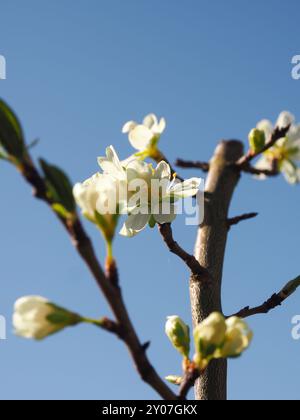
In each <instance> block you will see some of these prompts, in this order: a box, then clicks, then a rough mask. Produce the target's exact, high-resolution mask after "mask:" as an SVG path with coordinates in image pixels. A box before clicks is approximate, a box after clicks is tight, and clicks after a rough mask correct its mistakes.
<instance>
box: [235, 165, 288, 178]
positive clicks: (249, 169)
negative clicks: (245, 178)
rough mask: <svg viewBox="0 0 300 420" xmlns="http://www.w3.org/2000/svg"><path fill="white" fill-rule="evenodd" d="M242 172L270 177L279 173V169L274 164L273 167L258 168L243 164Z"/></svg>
mask: <svg viewBox="0 0 300 420" xmlns="http://www.w3.org/2000/svg"><path fill="white" fill-rule="evenodd" d="M243 172H245V173H247V174H251V175H256V176H260V175H263V176H267V177H268V176H270V177H275V176H278V175H279V174H280V171H279V169H278V166H276V168H274V169H258V168H255V167H254V166H251V165H245V166H243Z"/></svg>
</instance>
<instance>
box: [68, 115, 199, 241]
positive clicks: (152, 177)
mask: <svg viewBox="0 0 300 420" xmlns="http://www.w3.org/2000/svg"><path fill="white" fill-rule="evenodd" d="M165 125H166V124H165V120H164V119H162V120H161V121H160V122H158V120H157V118H156V116H154V115H149V116H147V117H146V118H145V119H144V123H143V125H138V124H137V123H134V122H132V121H131V122H129V123H127V124H126V125H125V126H124V128H123V131H124V132H128V133H129V139H130V141H131V143H132V144H133V145H134V147H135V148H137V149H138V150H139V151H145V153H146V155H147V156H149V154H148V152H149V150H150V149H151V150H152V151H153V150H154V148H155V147H156V144H157V141H158V139H159V137H160V135H161V133H162V132H163V130H164V128H165ZM146 155H145V154H144V155H143V157H141V156H138V155H133V156H130V157H129V158H128V159H126V160H123V161H121V160H120V159H119V157H118V155H117V153H116V151H115V149H114V147H113V146H110V147H108V148H107V149H106V156H105V157H99V158H98V164H99V166H100V168H101V172H99V173H96V174H95V175H93V176H92V177H91V178H89V179H88V180H86V181H85V182H83V183H78V184H76V185H75V186H74V189H73V194H74V197H75V200H76V202H77V204H78V205H79V206H80V208H81V210H82V213H83V215H84V216H85V217H86V218H88V219H89V220H90V221H91V222H93V223H95V224H96V225H98V226H99V227H100V229H101V230H102V232H103V234H104V236H105V238H106V239H107V240H108V241H111V240H112V238H113V236H114V233H115V229H116V227H117V222H118V219H119V216H121V215H127V216H128V217H127V219H126V221H125V223H124V224H123V227H122V229H121V231H120V233H121V235H123V236H127V237H133V236H135V235H136V234H137V233H139V232H141V231H142V230H143V229H144V228H145V227H146V226H147V225H149V226H150V227H154V226H155V224H164V223H171V222H173V221H174V219H175V218H176V202H177V201H178V200H180V199H183V198H188V197H194V196H196V195H197V193H198V192H199V188H200V185H201V179H200V178H191V179H188V180H186V181H184V182H180V181H179V180H178V179H176V175H175V176H172V171H171V168H170V166H169V164H168V163H166V162H165V161H161V162H160V163H159V164H158V165H157V166H156V168H154V167H153V166H152V164H151V163H147V162H146V161H144V158H145V156H146ZM152 155H153V154H152Z"/></svg>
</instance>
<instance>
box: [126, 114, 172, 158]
mask: <svg viewBox="0 0 300 420" xmlns="http://www.w3.org/2000/svg"><path fill="white" fill-rule="evenodd" d="M165 128H166V120H165V119H164V118H161V119H160V120H158V118H157V116H156V115H154V114H149V115H147V116H146V117H145V118H144V120H143V123H142V124H138V123H136V122H135V121H128V122H127V123H126V124H125V125H124V126H123V129H122V132H123V133H124V134H127V133H128V138H129V141H130V143H131V145H132V147H133V148H134V149H136V150H138V151H140V152H143V151H145V150H147V149H149V148H151V147H153V146H155V145H156V143H157V141H158V140H159V138H160V136H161V135H162V133H163V132H164V131H165Z"/></svg>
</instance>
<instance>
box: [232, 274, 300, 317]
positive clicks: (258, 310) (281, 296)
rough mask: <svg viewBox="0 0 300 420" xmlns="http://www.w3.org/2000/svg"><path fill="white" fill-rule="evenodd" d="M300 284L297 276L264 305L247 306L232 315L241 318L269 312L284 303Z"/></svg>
mask: <svg viewBox="0 0 300 420" xmlns="http://www.w3.org/2000/svg"><path fill="white" fill-rule="evenodd" d="M299 285H300V277H297V278H296V279H295V280H292V281H290V282H289V283H288V284H287V285H286V286H285V287H284V288H283V289H282V290H281V291H280V292H279V293H275V294H274V295H272V296H271V297H270V298H269V299H268V300H266V301H265V302H264V303H263V304H262V305H260V306H256V307H255V308H250V306H247V307H246V308H243V309H241V310H240V311H239V312H237V313H236V314H234V315H232V316H237V317H239V318H249V317H250V316H253V315H261V314H268V313H269V312H270V311H272V310H273V309H275V308H277V307H279V306H281V305H282V303H283V302H284V301H285V300H286V299H287V298H288V297H289V296H291V295H292V294H293V293H294V292H295V291H296V290H297V288H298V287H299ZM228 318H229V317H228Z"/></svg>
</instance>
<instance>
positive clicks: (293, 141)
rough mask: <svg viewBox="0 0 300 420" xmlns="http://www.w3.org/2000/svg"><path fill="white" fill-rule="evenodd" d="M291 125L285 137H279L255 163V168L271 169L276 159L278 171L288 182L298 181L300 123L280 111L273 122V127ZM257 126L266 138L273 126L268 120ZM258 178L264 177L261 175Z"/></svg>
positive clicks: (299, 176)
mask: <svg viewBox="0 0 300 420" xmlns="http://www.w3.org/2000/svg"><path fill="white" fill-rule="evenodd" d="M288 125H291V128H290V129H289V131H288V133H287V135H286V137H284V138H282V139H279V140H278V141H277V142H276V144H275V145H274V146H273V147H272V148H270V149H269V150H267V151H266V152H265V153H263V155H262V156H261V158H260V159H259V160H258V162H257V164H256V168H257V169H262V170H271V169H272V168H273V162H274V161H276V162H277V164H278V167H279V170H280V172H282V173H283V175H284V177H285V179H286V180H287V181H288V182H289V183H290V184H296V183H298V182H300V169H299V166H298V165H299V163H300V125H297V124H295V117H294V116H293V115H292V114H290V113H289V112H286V111H285V112H282V113H281V114H280V115H279V117H278V120H277V122H276V124H275V127H279V128H284V127H287V126H288ZM257 128H258V129H259V130H263V131H264V133H265V135H266V139H267V140H269V139H270V137H271V134H272V132H273V130H274V126H273V125H272V123H271V122H270V121H268V120H263V121H261V122H260V123H258V125H257ZM259 178H260V179H265V178H266V177H265V176H263V175H261V176H259Z"/></svg>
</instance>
